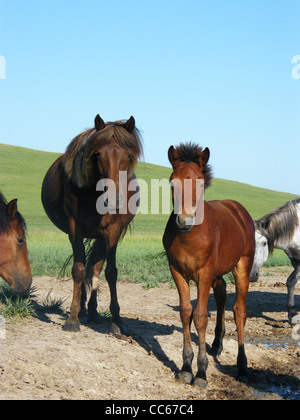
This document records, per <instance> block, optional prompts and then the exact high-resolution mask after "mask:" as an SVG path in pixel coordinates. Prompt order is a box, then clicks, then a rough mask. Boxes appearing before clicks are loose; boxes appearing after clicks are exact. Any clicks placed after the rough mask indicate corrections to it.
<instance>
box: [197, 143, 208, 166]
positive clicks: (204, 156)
mask: <svg viewBox="0 0 300 420" xmlns="http://www.w3.org/2000/svg"><path fill="white" fill-rule="evenodd" d="M209 156H210V151H209V148H208V147H206V149H204V150H203V152H201V153H200V159H199V160H200V164H202V165H203V166H205V165H206V164H207V162H208V160H209Z"/></svg>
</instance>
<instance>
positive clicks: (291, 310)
mask: <svg viewBox="0 0 300 420" xmlns="http://www.w3.org/2000/svg"><path fill="white" fill-rule="evenodd" d="M292 264H293V266H294V268H295V270H294V271H293V272H292V274H291V275H290V276H289V277H288V279H287V282H286V285H287V289H288V316H289V322H290V323H292V320H293V318H294V316H296V315H297V314H298V312H297V311H296V309H295V286H296V284H297V282H298V280H299V279H300V261H295V260H293V261H292Z"/></svg>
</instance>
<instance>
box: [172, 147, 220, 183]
mask: <svg viewBox="0 0 300 420" xmlns="http://www.w3.org/2000/svg"><path fill="white" fill-rule="evenodd" d="M176 150H177V153H178V160H179V161H180V162H186V163H192V162H194V163H197V164H199V157H200V153H201V152H202V151H203V149H202V147H200V146H198V145H197V144H195V143H192V142H189V143H180V145H179V146H177V147H176ZM202 172H203V175H204V181H205V187H206V188H207V187H209V186H210V184H211V181H212V179H213V174H212V167H211V165H207V164H206V165H205V166H204V168H203V171H202Z"/></svg>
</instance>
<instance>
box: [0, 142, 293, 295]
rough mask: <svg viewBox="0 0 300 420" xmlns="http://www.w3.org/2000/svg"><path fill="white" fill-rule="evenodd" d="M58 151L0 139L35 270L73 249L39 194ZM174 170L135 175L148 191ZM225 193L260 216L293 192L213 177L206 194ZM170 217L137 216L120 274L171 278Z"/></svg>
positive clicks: (48, 269)
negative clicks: (166, 245) (166, 252)
mask: <svg viewBox="0 0 300 420" xmlns="http://www.w3.org/2000/svg"><path fill="white" fill-rule="evenodd" d="M58 156H59V154H56V153H47V152H41V151H36V150H31V149H26V148H21V147H15V146H8V145H3V144H0V190H1V192H2V193H3V194H4V195H5V196H6V198H7V200H8V201H9V200H11V199H13V198H18V206H19V210H20V211H21V213H22V214H23V216H24V217H25V219H26V222H27V227H28V235H27V241H28V250H29V259H30V263H31V266H32V271H33V275H50V276H57V275H58V273H59V271H60V268H61V267H62V265H63V263H64V261H65V259H66V258H67V257H68V256H69V255H70V253H71V247H70V244H69V241H68V239H67V236H66V235H65V234H63V233H61V232H60V231H59V230H58V229H57V228H56V227H55V226H53V225H52V223H51V222H50V221H49V220H48V218H47V216H46V214H45V212H44V210H43V207H42V204H41V198H40V196H41V185H42V181H43V178H44V176H45V173H46V172H47V170H48V168H49V167H50V165H51V164H52V163H53V162H54V160H55V159H56V158H57V157H58ZM170 173H171V169H170V168H165V167H161V166H157V165H152V164H147V163H144V162H141V163H139V165H138V168H137V171H136V174H137V177H138V178H141V179H144V180H145V181H146V182H147V184H148V186H149V188H148V193H149V195H150V193H151V188H150V184H151V179H165V178H167V179H168V178H169V176H170ZM142 198H143V197H142ZM227 198H230V199H234V200H237V201H239V202H240V203H242V204H243V205H244V206H245V207H246V208H247V210H248V211H249V213H250V214H251V216H252V217H253V218H254V219H257V218H260V217H261V216H263V215H264V214H266V213H267V212H269V211H270V210H271V209H273V208H275V207H278V206H280V205H282V204H283V203H285V202H286V201H289V200H292V199H294V198H295V196H294V195H292V194H288V193H281V192H276V191H271V190H266V189H262V188H257V187H253V186H250V185H246V184H242V183H238V182H234V181H227V180H223V179H217V178H216V179H214V180H213V184H212V186H211V187H210V188H209V189H208V190H207V192H206V197H205V199H206V200H214V199H227ZM149 203H150V199H149ZM168 217H169V216H168V215H162V214H158V215H151V214H139V215H137V216H136V218H135V219H134V223H133V229H132V233H131V234H127V235H126V237H125V239H124V240H123V242H122V243H121V244H120V246H119V248H118V268H119V278H123V279H127V280H132V281H138V282H142V283H144V284H145V287H153V286H155V285H156V284H158V283H159V282H162V281H165V282H169V281H171V278H170V274H169V269H168V266H167V264H166V259H165V257H164V256H163V255H162V251H163V247H162V242H161V238H162V235H163V232H164V228H165V225H166V222H167V220H168ZM268 263H269V264H271V265H284V264H288V263H289V260H288V259H287V257H285V255H284V254H282V253H280V252H275V253H274V256H273V257H272V258H271V259H270V260H269V262H268Z"/></svg>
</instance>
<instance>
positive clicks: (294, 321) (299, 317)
mask: <svg viewBox="0 0 300 420" xmlns="http://www.w3.org/2000/svg"><path fill="white" fill-rule="evenodd" d="M298 322H300V315H298V314H297V315H294V316H293V317H292V318H291V319H290V324H291V325H297V324H298Z"/></svg>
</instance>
